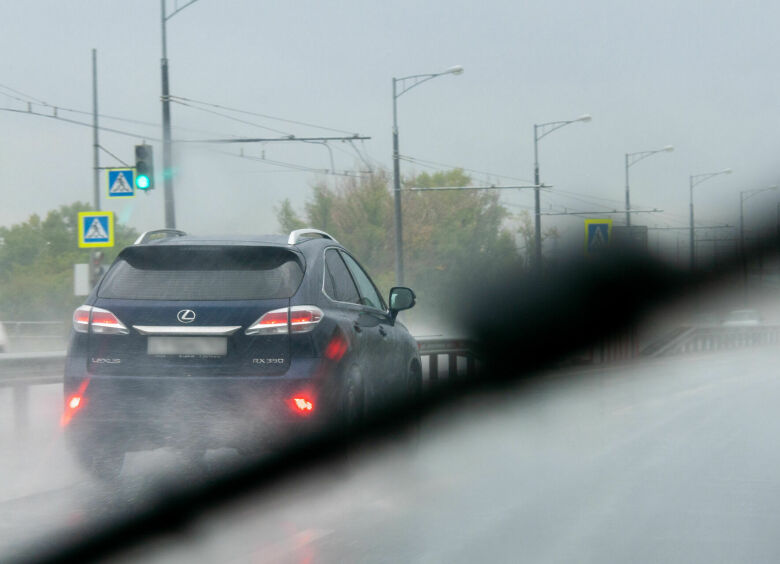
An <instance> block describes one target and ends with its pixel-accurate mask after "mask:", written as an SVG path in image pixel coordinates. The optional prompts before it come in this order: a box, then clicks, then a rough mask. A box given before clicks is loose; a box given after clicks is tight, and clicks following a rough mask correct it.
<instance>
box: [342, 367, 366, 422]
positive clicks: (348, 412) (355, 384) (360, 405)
mask: <svg viewBox="0 0 780 564" xmlns="http://www.w3.org/2000/svg"><path fill="white" fill-rule="evenodd" d="M340 403H341V406H340V410H339V419H340V423H341V427H342V429H343V430H344V431H346V432H349V430H350V429H352V428H354V427H356V426H357V425H359V424H360V422H361V421H362V420H363V417H364V416H365V407H366V406H365V395H364V393H363V386H362V383H361V381H360V378H359V377H358V376H357V375H356V374H354V373H352V374H350V375H349V376H348V377H347V379H346V381H345V382H344V386H343V388H342V391H341V402H340Z"/></svg>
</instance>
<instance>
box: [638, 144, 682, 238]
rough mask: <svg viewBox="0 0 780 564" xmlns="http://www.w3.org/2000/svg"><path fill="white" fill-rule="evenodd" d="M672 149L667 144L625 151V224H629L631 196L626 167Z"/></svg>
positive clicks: (672, 148)
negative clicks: (641, 149)
mask: <svg viewBox="0 0 780 564" xmlns="http://www.w3.org/2000/svg"><path fill="white" fill-rule="evenodd" d="M672 151H674V147H672V146H671V145H667V146H666V147H664V148H663V149H655V150H653V151H637V152H636V153H626V225H627V226H629V227H630V226H631V197H630V195H629V188H628V169H629V168H630V167H632V166H634V165H635V164H636V163H638V162H639V161H641V160H643V159H646V158H647V157H650V156H652V155H655V154H656V153H670V152H672Z"/></svg>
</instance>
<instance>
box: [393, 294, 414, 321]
mask: <svg viewBox="0 0 780 564" xmlns="http://www.w3.org/2000/svg"><path fill="white" fill-rule="evenodd" d="M416 298H417V296H415V295H414V292H412V289H411V288H405V287H403V286H396V287H395V288H392V289H391V290H390V300H389V301H390V315H392V316H393V319H395V318H396V316H397V315H398V312H399V311H402V310H404V309H409V308H412V307H414V304H415V303H416V302H415V299H416Z"/></svg>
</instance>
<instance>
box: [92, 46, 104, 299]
mask: <svg viewBox="0 0 780 564" xmlns="http://www.w3.org/2000/svg"><path fill="white" fill-rule="evenodd" d="M98 131H99V130H98V94H97V49H92V188H93V194H92V197H93V202H92V205H93V206H94V208H95V210H96V211H100V140H99V138H98ZM90 256H91V261H90V264H89V281H90V286H92V287H94V286H95V285H96V284H97V283H98V281H99V280H100V276H101V269H102V265H101V262H102V261H103V252H102V251H99V250H94V251H92V253H90Z"/></svg>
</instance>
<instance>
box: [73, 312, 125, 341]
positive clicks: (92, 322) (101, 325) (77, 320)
mask: <svg viewBox="0 0 780 564" xmlns="http://www.w3.org/2000/svg"><path fill="white" fill-rule="evenodd" d="M73 329H74V330H75V331H78V332H79V333H86V332H87V331H92V332H93V333H99V334H101V335H128V334H129V333H130V331H129V330H128V329H127V327H125V324H124V323H122V322H121V321H119V318H118V317H117V316H116V315H114V314H113V313H111V312H110V311H108V310H107V309H102V308H99V307H93V306H86V305H83V306H81V307H79V308H78V309H76V311H74V312H73Z"/></svg>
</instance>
